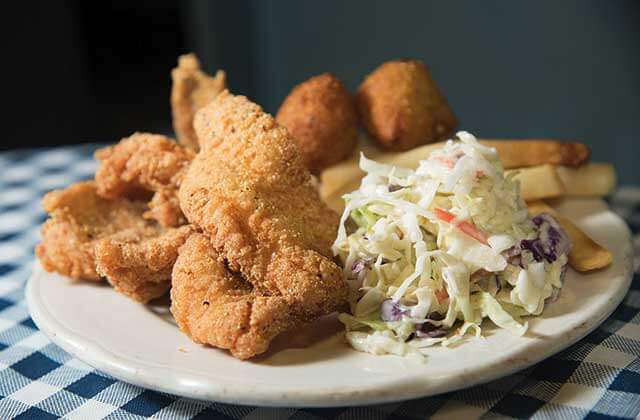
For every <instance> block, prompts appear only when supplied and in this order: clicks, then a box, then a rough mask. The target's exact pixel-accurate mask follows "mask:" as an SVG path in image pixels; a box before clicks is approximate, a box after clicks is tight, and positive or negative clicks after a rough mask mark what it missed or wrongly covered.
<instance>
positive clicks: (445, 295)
mask: <svg viewBox="0 0 640 420" xmlns="http://www.w3.org/2000/svg"><path fill="white" fill-rule="evenodd" d="M448 297H449V293H447V289H442V290H438V291H437V292H436V299H438V303H439V304H440V303H442V301H443V300H445V299H447V298H448Z"/></svg>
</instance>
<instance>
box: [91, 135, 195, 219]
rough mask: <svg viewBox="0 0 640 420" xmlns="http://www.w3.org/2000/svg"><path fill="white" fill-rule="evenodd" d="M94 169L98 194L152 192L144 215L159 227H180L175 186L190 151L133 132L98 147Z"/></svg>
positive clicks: (166, 140)
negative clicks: (98, 162)
mask: <svg viewBox="0 0 640 420" xmlns="http://www.w3.org/2000/svg"><path fill="white" fill-rule="evenodd" d="M95 156H96V159H98V160H100V161H101V162H100V166H99V167H98V170H97V172H96V183H97V185H98V194H100V195H101V196H103V197H106V198H118V197H126V198H134V199H135V198H136V197H138V196H140V195H143V194H141V191H149V192H152V193H153V197H152V199H151V201H150V203H149V211H147V212H146V213H145V214H144V217H145V218H150V219H155V220H157V221H158V223H160V224H161V225H162V226H165V227H170V226H180V225H183V224H184V223H185V218H184V216H183V215H182V211H181V210H180V204H179V203H178V196H177V192H178V188H179V186H180V182H181V181H182V177H183V176H184V173H185V171H186V168H187V167H188V166H189V164H190V163H191V160H192V159H193V157H194V153H193V152H192V151H191V150H189V149H187V148H185V147H183V146H181V145H179V144H177V143H176V142H175V141H173V140H171V139H169V138H167V137H165V136H161V135H156V134H149V133H135V134H133V135H132V136H130V137H127V138H124V139H122V140H121V141H120V142H119V143H118V144H116V145H113V146H109V147H106V148H104V149H100V150H98V151H97V152H96V154H95Z"/></svg>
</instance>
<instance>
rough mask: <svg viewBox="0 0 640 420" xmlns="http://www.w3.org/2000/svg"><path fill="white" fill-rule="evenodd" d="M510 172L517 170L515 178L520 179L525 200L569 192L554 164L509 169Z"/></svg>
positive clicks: (552, 196)
mask: <svg viewBox="0 0 640 420" xmlns="http://www.w3.org/2000/svg"><path fill="white" fill-rule="evenodd" d="M509 172H516V174H517V175H516V176H515V179H517V180H518V181H520V195H521V196H522V198H524V199H525V201H532V200H540V199H543V198H554V197H560V196H562V195H565V194H566V192H567V191H566V189H565V186H564V184H563V183H562V180H561V179H560V177H559V176H558V172H557V171H556V167H555V166H553V165H542V166H534V167H532V168H522V169H515V170H511V171H507V173H509Z"/></svg>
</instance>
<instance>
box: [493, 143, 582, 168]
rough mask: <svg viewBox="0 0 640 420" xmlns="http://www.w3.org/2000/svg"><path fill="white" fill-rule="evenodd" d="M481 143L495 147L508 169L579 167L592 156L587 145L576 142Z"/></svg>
mask: <svg viewBox="0 0 640 420" xmlns="http://www.w3.org/2000/svg"><path fill="white" fill-rule="evenodd" d="M480 143H482V144H483V145H485V146H489V147H495V148H496V150H497V151H498V155H499V156H500V160H501V161H502V164H503V165H504V167H505V168H506V169H511V168H528V167H530V166H538V165H545V164H550V165H561V166H570V167H577V166H580V165H582V164H583V163H585V162H587V161H588V160H589V156H591V151H590V150H589V148H588V147H587V146H586V145H584V144H582V143H575V142H563V141H557V140H548V139H527V140H498V139H482V140H480Z"/></svg>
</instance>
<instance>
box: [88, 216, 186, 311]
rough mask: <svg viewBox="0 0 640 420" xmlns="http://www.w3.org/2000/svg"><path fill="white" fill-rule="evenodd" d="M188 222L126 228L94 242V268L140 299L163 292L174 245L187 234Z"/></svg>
mask: <svg viewBox="0 0 640 420" xmlns="http://www.w3.org/2000/svg"><path fill="white" fill-rule="evenodd" d="M191 232H192V230H191V226H189V225H185V226H181V227H178V228H171V229H163V228H160V227H159V226H154V227H148V228H146V229H128V230H123V231H120V232H118V233H116V234H114V235H111V236H108V237H106V238H103V239H100V240H99V241H97V242H96V244H95V248H94V253H95V258H96V271H97V272H98V274H100V275H101V276H103V277H105V278H106V279H107V280H108V281H109V283H110V284H111V285H112V286H113V288H114V289H115V290H116V291H118V292H120V293H122V294H124V295H127V296H129V297H130V298H132V299H134V300H137V301H139V302H142V303H146V302H148V301H150V300H151V299H154V298H157V297H159V296H162V295H163V294H165V293H166V292H167V291H168V290H169V288H170V287H171V270H172V269H173V264H174V263H175V261H176V258H178V249H179V248H180V246H181V245H182V244H183V243H184V242H185V240H186V239H187V238H188V237H189V235H190V234H191Z"/></svg>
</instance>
